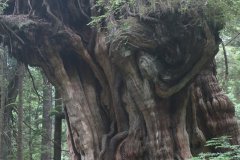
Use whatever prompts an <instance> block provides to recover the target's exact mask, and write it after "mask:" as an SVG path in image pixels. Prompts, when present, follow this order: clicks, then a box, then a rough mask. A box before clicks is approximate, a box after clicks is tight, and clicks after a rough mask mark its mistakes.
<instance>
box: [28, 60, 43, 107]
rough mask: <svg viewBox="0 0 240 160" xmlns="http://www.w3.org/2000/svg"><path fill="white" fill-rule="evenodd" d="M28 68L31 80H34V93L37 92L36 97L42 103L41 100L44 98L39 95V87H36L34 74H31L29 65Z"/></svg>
mask: <svg viewBox="0 0 240 160" xmlns="http://www.w3.org/2000/svg"><path fill="white" fill-rule="evenodd" d="M26 68H27V71H28V74H29V76H30V78H31V80H32V84H33V89H34V91H35V93H36V95H37V97H38V100H39V102H41V99H43V97H42V96H41V95H40V94H39V93H38V91H37V87H36V85H35V81H34V78H33V76H32V73H31V71H30V69H29V68H28V66H27V65H26Z"/></svg>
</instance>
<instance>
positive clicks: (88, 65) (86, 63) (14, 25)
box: [0, 0, 240, 160]
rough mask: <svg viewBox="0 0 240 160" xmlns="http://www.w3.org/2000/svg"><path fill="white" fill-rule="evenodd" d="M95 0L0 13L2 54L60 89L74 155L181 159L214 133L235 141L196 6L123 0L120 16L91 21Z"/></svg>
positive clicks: (108, 159)
mask: <svg viewBox="0 0 240 160" xmlns="http://www.w3.org/2000/svg"><path fill="white" fill-rule="evenodd" d="M139 2H142V1H139ZM9 3H10V5H9V6H11V2H9ZM95 3H96V2H94V1H84V0H68V1H65V0H59V1H57V0H43V1H41V0H32V1H31V6H29V5H27V4H24V5H25V7H24V6H22V5H23V3H21V4H19V6H18V9H15V10H13V8H11V7H8V8H7V9H6V10H5V13H6V14H12V13H13V12H14V14H15V15H5V16H1V17H0V22H1V28H0V31H1V33H2V34H3V35H5V38H4V39H3V41H4V43H5V44H6V45H7V46H9V50H10V54H11V55H13V56H14V57H16V58H17V59H18V60H20V61H23V62H25V63H26V64H29V65H33V66H39V67H41V68H42V69H43V70H44V72H45V74H46V75H47V77H48V79H49V80H50V81H51V82H52V83H53V84H54V85H55V86H56V87H57V88H58V89H59V91H60V92H61V96H62V97H63V100H64V103H65V105H66V109H65V110H66V119H67V120H69V130H68V132H69V142H70V145H69V146H70V147H71V151H72V152H71V153H72V156H71V157H72V159H78V160H79V159H88V160H158V159H166V160H167V159H169V160H171V159H188V158H190V157H191V156H192V155H193V154H196V153H199V152H200V151H203V150H204V143H205V141H206V140H208V139H210V138H212V137H216V136H221V135H229V136H232V138H233V139H232V142H233V143H235V144H239V143H240V139H239V135H240V134H239V127H238V125H237V121H236V118H235V117H234V107H233V105H232V103H231V102H230V100H229V99H228V98H227V97H226V96H225V95H224V94H223V93H222V91H221V89H220V88H219V86H218V82H217V80H216V77H215V71H214V63H213V61H214V56H215V54H216V53H217V51H218V45H219V43H220V39H219V37H218V28H217V27H216V26H213V25H211V23H210V22H207V21H206V20H205V19H204V18H203V15H202V14H201V13H200V12H198V11H197V10H192V11H191V12H190V13H182V14H180V13H179V12H178V11H176V12H171V11H168V10H165V11H164V12H165V13H164V14H161V15H159V12H157V11H158V9H160V10H161V7H162V6H161V4H162V2H161V3H158V4H159V5H160V6H159V5H156V8H157V9H156V11H155V12H152V13H149V14H148V16H140V15H139V14H132V13H131V8H130V11H128V10H129V8H128V7H126V6H125V9H126V10H125V11H126V12H125V13H127V14H126V15H124V16H125V18H123V19H120V20H116V17H117V14H116V15H113V16H111V17H110V18H109V19H107V20H106V21H105V22H104V23H106V24H112V25H113V27H110V28H107V29H102V30H101V31H97V30H96V29H94V28H93V27H92V28H91V27H90V26H88V25H87V24H88V23H89V22H90V18H89V17H91V16H96V15H98V12H97V11H98V8H96V7H94V6H95ZM14 4H15V3H14ZM141 5H147V3H145V1H144V3H141ZM15 8H16V6H15ZM165 9H166V7H165ZM162 10H164V7H162ZM27 11H29V14H28V15H26V14H27V13H28V12H27ZM127 11H128V12H129V13H128V12H127ZM123 12H124V11H123ZM162 12H163V11H162ZM119 14H120V13H119ZM104 23H103V25H106V24H104ZM124 24H127V26H125V28H124V27H121V26H124Z"/></svg>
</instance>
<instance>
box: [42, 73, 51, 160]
mask: <svg viewBox="0 0 240 160" xmlns="http://www.w3.org/2000/svg"><path fill="white" fill-rule="evenodd" d="M52 105H53V102H52V85H51V84H50V82H49V81H48V80H47V79H46V77H45V76H44V75H43V123H42V144H41V145H42V153H41V159H42V160H51V159H52V152H51V151H52V141H51V140H52V118H51V110H52Z"/></svg>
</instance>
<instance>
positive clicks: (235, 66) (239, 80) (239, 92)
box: [216, 46, 240, 118]
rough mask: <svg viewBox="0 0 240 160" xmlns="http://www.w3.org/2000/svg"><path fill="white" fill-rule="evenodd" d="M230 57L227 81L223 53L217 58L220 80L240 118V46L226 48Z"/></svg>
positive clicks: (220, 52)
mask: <svg viewBox="0 0 240 160" xmlns="http://www.w3.org/2000/svg"><path fill="white" fill-rule="evenodd" d="M226 51H227V56H228V62H229V63H228V70H229V74H228V78H227V79H225V64H224V56H223V51H222V49H220V51H219V53H218V54H217V56H216V62H217V72H218V75H217V76H218V80H219V82H220V84H221V86H222V88H223V90H224V91H225V92H226V94H227V96H228V97H229V98H230V99H231V101H232V102H233V103H234V105H235V110H236V115H237V116H238V117H239V118H240V77H239V75H240V65H239V64H240V46H236V47H233V46H226Z"/></svg>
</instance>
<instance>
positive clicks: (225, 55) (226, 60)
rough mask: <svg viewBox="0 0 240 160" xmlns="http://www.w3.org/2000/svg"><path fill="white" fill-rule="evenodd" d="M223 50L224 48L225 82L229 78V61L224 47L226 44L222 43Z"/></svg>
mask: <svg viewBox="0 0 240 160" xmlns="http://www.w3.org/2000/svg"><path fill="white" fill-rule="evenodd" d="M221 44H222V48H223V55H224V60H225V69H226V70H225V80H226V79H227V78H228V59H227V51H226V48H225V46H226V45H224V43H223V42H222V43H221Z"/></svg>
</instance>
